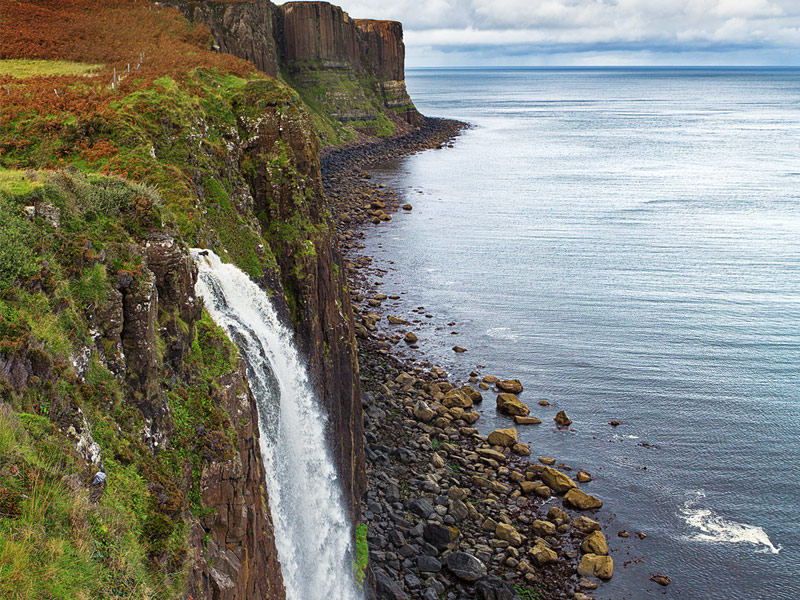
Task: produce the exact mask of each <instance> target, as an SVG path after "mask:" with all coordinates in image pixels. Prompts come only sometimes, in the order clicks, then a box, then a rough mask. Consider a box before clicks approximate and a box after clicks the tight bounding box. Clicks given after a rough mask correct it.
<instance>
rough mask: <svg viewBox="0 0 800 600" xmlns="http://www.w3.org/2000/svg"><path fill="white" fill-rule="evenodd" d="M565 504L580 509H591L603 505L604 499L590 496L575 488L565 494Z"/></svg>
mask: <svg viewBox="0 0 800 600" xmlns="http://www.w3.org/2000/svg"><path fill="white" fill-rule="evenodd" d="M564 504H566V505H567V506H571V507H572V508H575V509H578V510H591V509H594V508H601V507H602V506H603V502H602V500H600V499H599V498H595V497H594V496H590V495H589V494H587V493H586V492H583V491H581V490H579V489H577V488H573V489H571V490H570V491H568V492H567V494H566V495H565V496H564Z"/></svg>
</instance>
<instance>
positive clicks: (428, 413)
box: [414, 400, 436, 423]
mask: <svg viewBox="0 0 800 600" xmlns="http://www.w3.org/2000/svg"><path fill="white" fill-rule="evenodd" d="M435 416H436V411H435V410H433V409H432V408H431V407H430V406H428V403H427V402H425V401H424V400H418V401H417V403H416V404H415V405H414V418H415V419H417V421H422V422H423V423H427V422H428V421H430V420H431V419H432V418H433V417H435Z"/></svg>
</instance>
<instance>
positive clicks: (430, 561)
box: [417, 556, 442, 573]
mask: <svg viewBox="0 0 800 600" xmlns="http://www.w3.org/2000/svg"><path fill="white" fill-rule="evenodd" d="M417 570H418V571H421V572H423V573H438V572H439V571H441V570H442V563H440V562H439V560H438V559H436V558H434V557H433V556H420V557H419V558H417Z"/></svg>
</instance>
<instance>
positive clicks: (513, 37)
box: [340, 0, 800, 66]
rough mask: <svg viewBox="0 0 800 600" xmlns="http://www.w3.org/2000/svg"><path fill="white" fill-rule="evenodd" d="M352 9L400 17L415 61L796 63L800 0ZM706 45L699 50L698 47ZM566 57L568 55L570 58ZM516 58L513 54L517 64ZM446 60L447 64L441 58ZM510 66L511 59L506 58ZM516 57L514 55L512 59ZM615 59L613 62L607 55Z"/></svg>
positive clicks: (374, 4) (521, 1) (350, 6)
mask: <svg viewBox="0 0 800 600" xmlns="http://www.w3.org/2000/svg"><path fill="white" fill-rule="evenodd" d="M340 4H341V5H342V7H343V8H344V9H345V10H346V11H348V12H349V13H350V14H351V15H352V16H354V17H369V18H378V19H394V20H399V21H402V22H403V26H404V30H405V34H406V47H407V56H408V62H409V64H410V65H412V66H413V65H415V64H416V65H432V64H435V62H434V61H435V60H442V61H444V60H445V59H446V60H449V61H453V60H455V59H456V58H457V59H458V61H459V62H461V63H463V62H464V61H466V60H473V61H476V62H475V63H474V64H496V62H495V61H497V60H500V59H502V57H503V56H507V57H508V58H509V59H513V61H522V60H523V58H521V57H525V56H527V58H528V61H527V62H528V64H542V63H543V62H548V61H550V60H551V59H552V58H553V57H562V58H563V57H569V60H570V61H571V62H570V64H572V62H574V61H575V60H577V61H578V62H580V60H579V58H576V57H580V56H581V55H583V56H584V57H585V62H586V64H597V63H598V61H602V57H603V56H604V55H605V56H607V57H608V60H609V61H613V62H614V64H618V63H621V62H622V63H624V62H626V61H628V60H632V61H634V62H636V61H639V62H636V64H650V63H648V62H647V61H652V63H653V64H656V63H660V62H662V61H663V60H665V59H666V60H667V62H668V61H669V57H670V56H672V57H674V60H675V64H678V62H680V61H682V60H684V59H685V58H686V57H687V56H690V55H691V56H694V57H695V58H697V57H698V56H702V57H703V58H702V60H704V64H730V63H729V62H728V60H729V59H730V58H731V57H736V59H737V60H740V61H742V62H743V64H744V63H749V64H772V63H771V61H779V62H778V63H775V64H798V63H800V59H798V58H793V57H798V56H800V36H798V35H797V32H798V30H800V1H798V0H426V1H425V2H420V1H419V0H393V1H392V2H386V1H385V0H341V1H340ZM697 52H701V53H702V54H701V55H697V54H693V53H697ZM565 60H566V59H565ZM513 61H512V62H513ZM440 64H450V63H448V62H441V63H440ZM508 64H512V63H511V62H509V63H508ZM515 64H516V63H515ZM609 64H611V63H609Z"/></svg>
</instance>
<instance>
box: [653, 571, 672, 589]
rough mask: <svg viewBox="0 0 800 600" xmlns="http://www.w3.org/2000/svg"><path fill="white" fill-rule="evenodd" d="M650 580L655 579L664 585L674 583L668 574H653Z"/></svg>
mask: <svg viewBox="0 0 800 600" xmlns="http://www.w3.org/2000/svg"><path fill="white" fill-rule="evenodd" d="M650 581H654V582H655V583H657V584H658V585H663V586H664V587H666V586H668V585H669V584H670V583H672V580H671V579H670V578H669V577H667V576H666V575H659V574H655V575H651V576H650Z"/></svg>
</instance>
